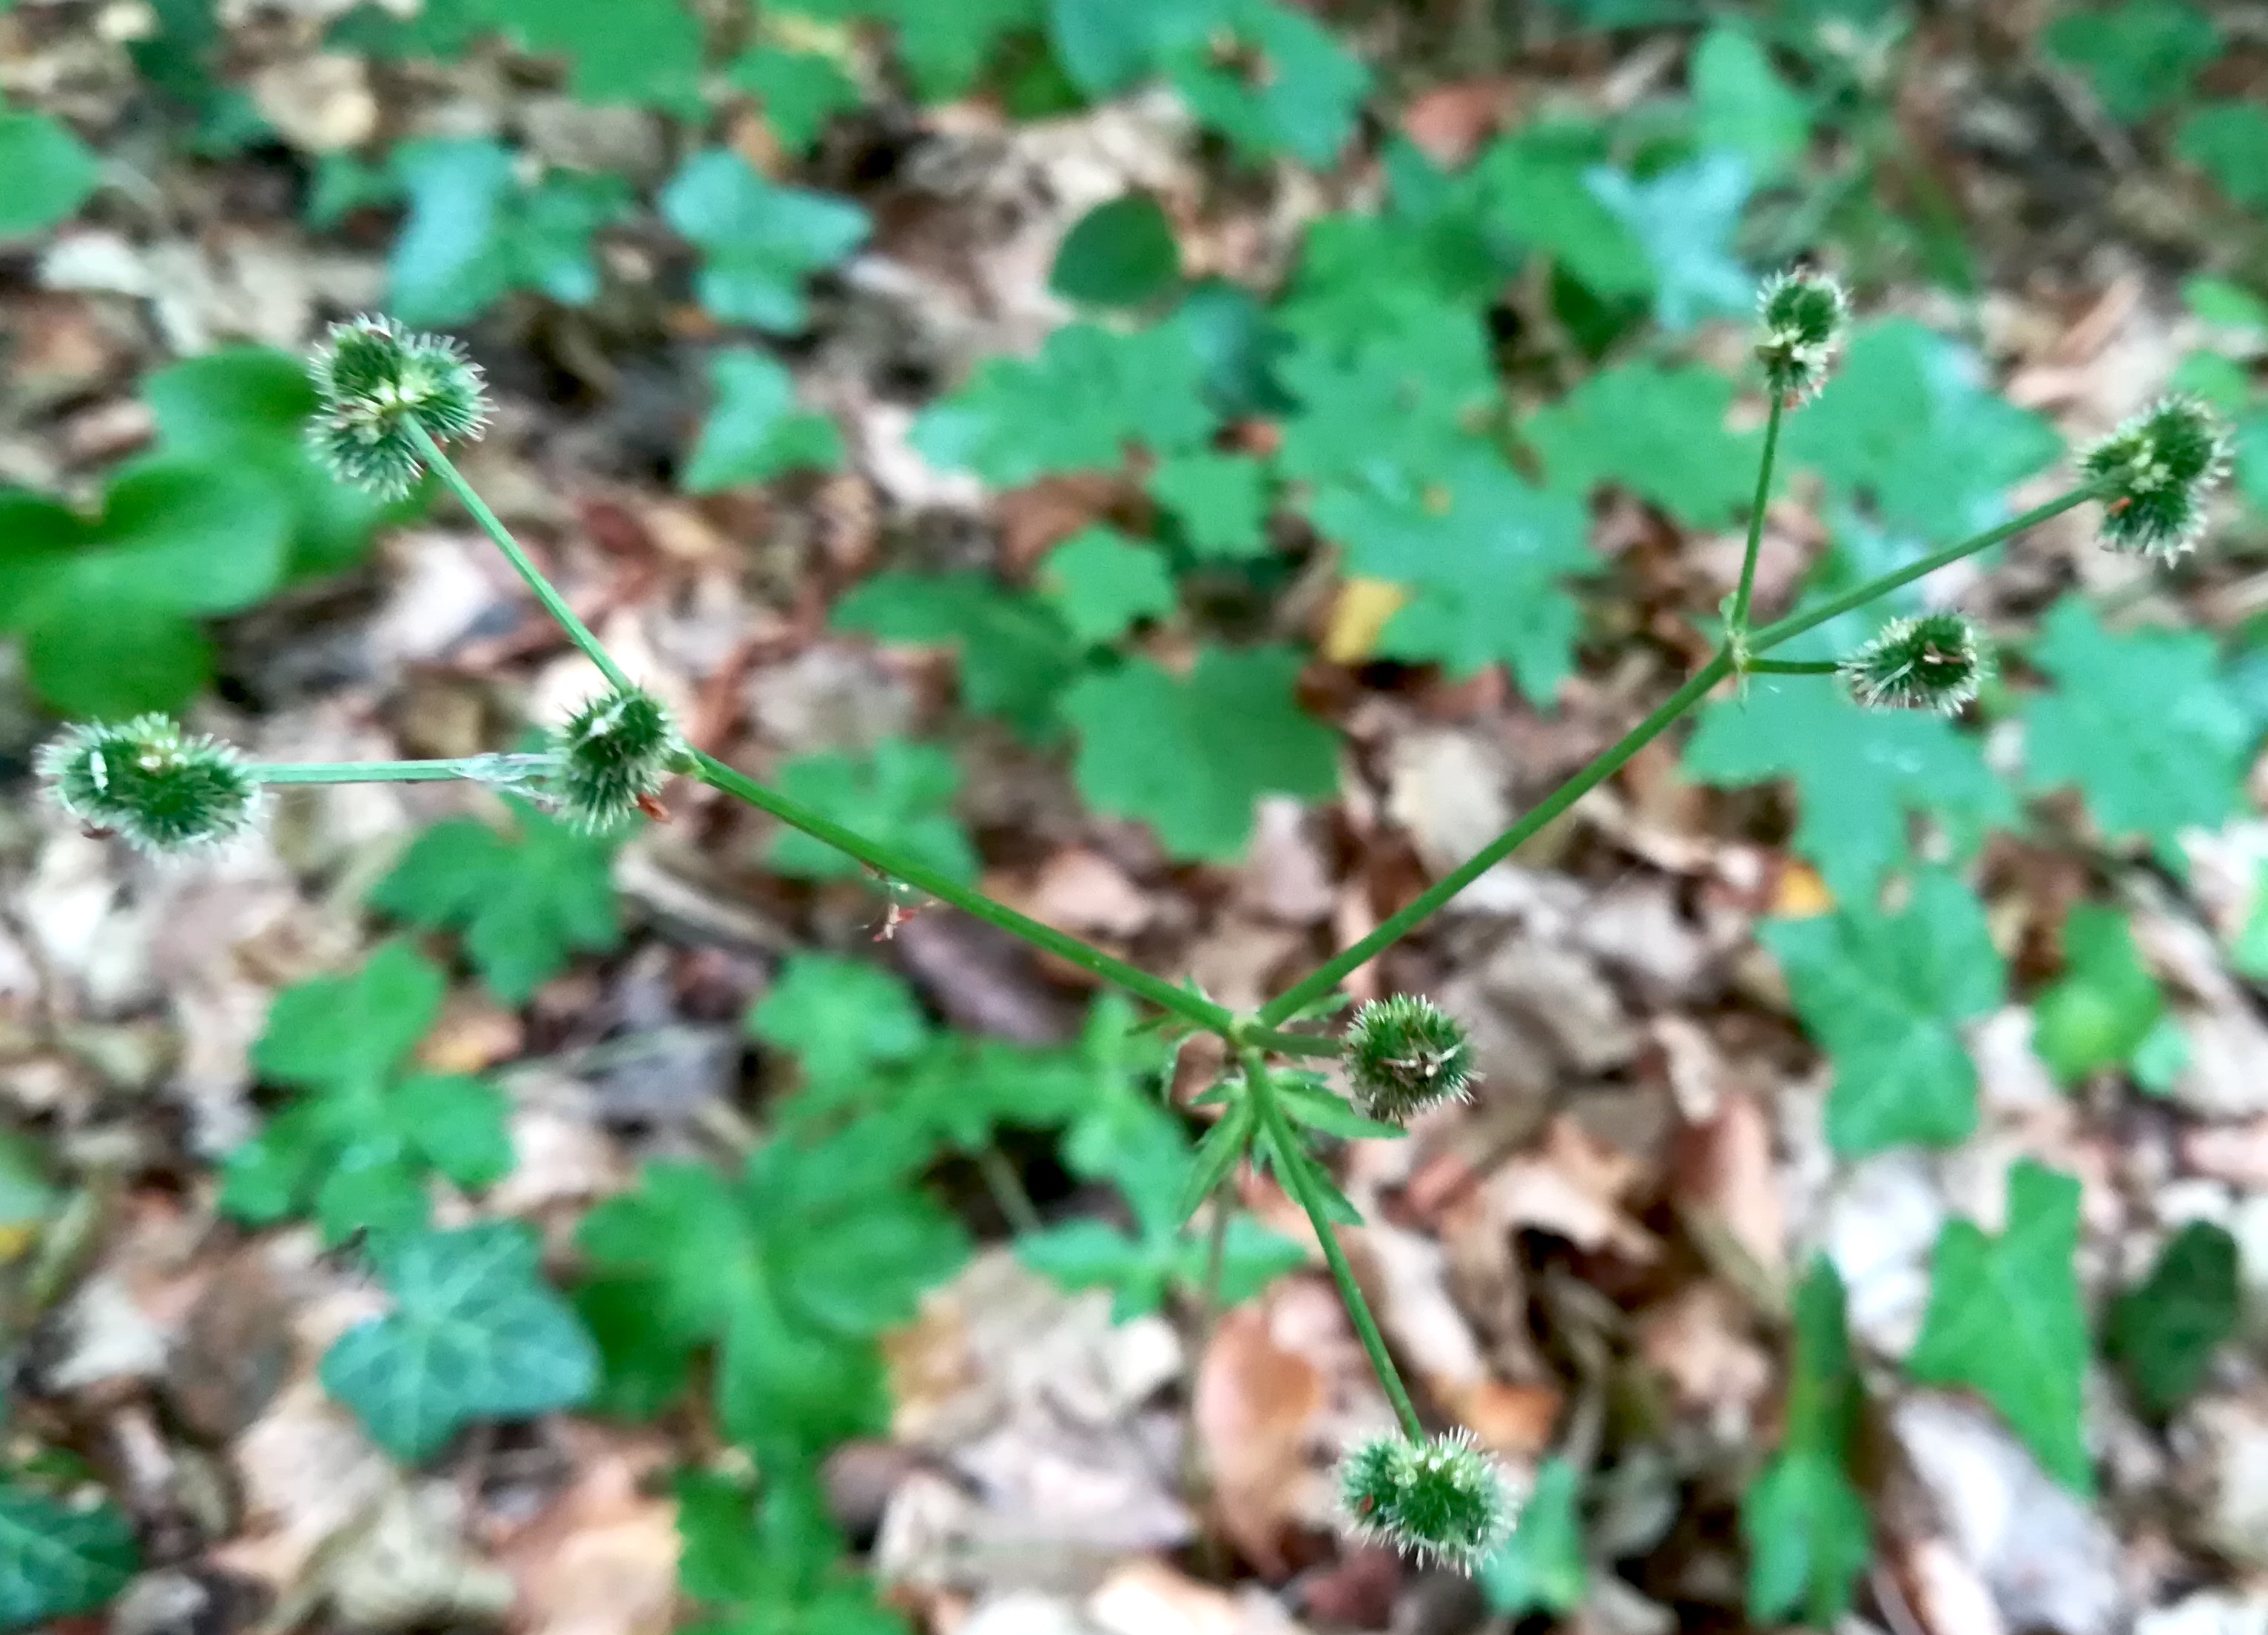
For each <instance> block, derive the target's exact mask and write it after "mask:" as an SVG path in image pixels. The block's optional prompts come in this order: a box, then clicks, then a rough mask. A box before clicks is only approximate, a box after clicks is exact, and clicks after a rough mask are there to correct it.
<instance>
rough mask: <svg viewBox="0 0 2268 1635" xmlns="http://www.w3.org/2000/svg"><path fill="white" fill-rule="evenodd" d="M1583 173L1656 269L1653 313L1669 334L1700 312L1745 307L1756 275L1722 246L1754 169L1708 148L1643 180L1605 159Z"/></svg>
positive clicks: (1714, 314)
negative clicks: (1613, 165)
mask: <svg viewBox="0 0 2268 1635" xmlns="http://www.w3.org/2000/svg"><path fill="white" fill-rule="evenodd" d="M1584 180H1585V181H1586V182H1587V184H1588V186H1589V187H1590V189H1591V192H1592V193H1593V195H1595V196H1596V197H1597V198H1598V200H1599V202H1600V203H1602V204H1604V205H1605V206H1606V207H1607V209H1608V210H1610V211H1612V212H1613V213H1614V215H1615V216H1616V217H1617V218H1619V219H1620V220H1621V222H1622V223H1623V225H1624V226H1625V227H1627V228H1628V229H1629V230H1630V233H1631V237H1632V238H1634V239H1637V240H1638V245H1639V247H1640V248H1641V249H1643V250H1644V251H1645V253H1646V260H1647V261H1648V262H1649V263H1650V264H1651V265H1652V267H1653V314H1654V319H1655V320H1656V321H1657V322H1658V323H1660V324H1661V327H1662V328H1664V329H1665V330H1668V332H1669V333H1670V334H1672V335H1680V334H1683V333H1684V332H1685V331H1686V330H1689V329H1690V328H1693V326H1694V325H1696V324H1697V323H1699V322H1700V321H1701V320H1703V319H1705V318H1710V317H1717V316H1722V315H1725V314H1727V313H1746V312H1747V311H1748V310H1749V307H1750V306H1751V305H1752V304H1753V302H1754V300H1755V298H1756V279H1755V278H1754V277H1753V276H1750V275H1749V270H1748V269H1747V268H1745V267H1743V266H1742V265H1741V263H1740V262H1739V261H1737V260H1735V259H1734V256H1733V255H1732V254H1731V252H1730V250H1729V248H1728V246H1729V245H1730V243H1731V241H1732V238H1733V234H1734V232H1736V231H1737V230H1738V228H1739V226H1740V221H1741V213H1742V210H1743V209H1744V208H1745V207H1746V206H1747V204H1748V202H1749V191H1750V189H1751V188H1752V187H1753V185H1754V180H1755V173H1754V172H1753V171H1752V170H1751V169H1750V168H1749V161H1748V160H1747V159H1746V158H1743V157H1742V155H1740V154H1738V153H1728V152H1724V151H1712V152H1705V153H1703V154H1701V155H1700V156H1699V157H1697V158H1694V159H1692V160H1690V162H1688V163H1686V164H1683V165H1679V166H1674V167H1673V168H1671V169H1668V170H1665V171H1663V172H1661V173H1660V174H1658V175H1654V176H1649V177H1647V178H1646V180H1642V181H1641V180H1638V179H1637V178H1636V177H1633V176H1631V175H1629V174H1627V173H1624V172H1622V171H1619V170H1615V169H1613V168H1611V167H1609V166H1600V167H1598V168H1596V169H1594V170H1592V171H1590V172H1588V173H1587V174H1586V175H1585V177H1584Z"/></svg>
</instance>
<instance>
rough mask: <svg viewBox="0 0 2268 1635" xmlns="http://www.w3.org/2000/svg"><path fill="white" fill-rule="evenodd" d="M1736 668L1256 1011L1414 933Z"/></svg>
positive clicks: (1679, 696) (1300, 995) (1619, 743)
mask: <svg viewBox="0 0 2268 1635" xmlns="http://www.w3.org/2000/svg"><path fill="white" fill-rule="evenodd" d="M1732 673H1733V660H1732V656H1731V654H1730V653H1729V652H1726V651H1725V650H1722V649H1720V650H1719V652H1717V654H1716V656H1715V657H1714V658H1712V659H1710V660H1709V662H1708V663H1707V664H1705V665H1703V666H1702V667H1701V668H1700V669H1698V670H1697V671H1695V672H1694V673H1693V675H1692V677H1691V679H1690V680H1689V681H1687V682H1686V683H1685V685H1684V686H1683V687H1681V688H1679V689H1677V690H1676V691H1675V692H1674V693H1672V694H1671V695H1670V696H1668V698H1667V699H1665V700H1664V701H1663V703H1662V704H1661V708H1660V709H1658V710H1656V711H1654V712H1653V714H1652V715H1650V716H1648V717H1646V719H1645V720H1643V721H1641V722H1639V723H1638V725H1636V726H1634V727H1632V728H1631V730H1630V731H1629V732H1627V733H1624V734H1623V735H1622V737H1620V738H1618V739H1616V740H1615V742H1614V744H1613V745H1612V746H1611V747H1610V748H1608V749H1606V750H1605V751H1604V752H1602V754H1601V755H1600V756H1599V758H1598V759H1597V760H1595V761H1594V762H1591V764H1590V765H1588V766H1587V767H1585V768H1584V769H1583V770H1581V771H1580V772H1578V773H1576V774H1575V776H1574V777H1571V778H1569V779H1568V780H1567V781H1566V782H1565V783H1564V784H1560V785H1559V787H1558V788H1557V789H1555V790H1553V791H1552V792H1550V794H1549V795H1546V796H1545V797H1544V798H1543V800H1541V801H1540V802H1538V803H1537V804H1536V806H1535V807H1534V809H1533V810H1531V811H1530V812H1529V813H1528V815H1527V816H1525V817H1523V818H1521V820H1520V821H1519V822H1517V823H1515V824H1513V826H1512V827H1511V828H1510V829H1506V830H1505V831H1504V833H1503V834H1501V835H1499V836H1497V837H1496V838H1495V839H1494V840H1492V841H1491V842H1490V843H1488V844H1487V845H1486V846H1484V847H1483V848H1482V849H1481V850H1480V851H1477V852H1476V853H1475V854H1474V855H1473V856H1472V857H1470V858H1467V859H1466V860H1465V862H1464V863H1462V865H1459V866H1458V867H1457V868H1455V869H1453V870H1452V871H1450V873H1447V874H1445V875H1443V876H1442V877H1441V878H1440V880H1436V881H1435V882H1434V883H1433V885H1432V887H1430V888H1429V889H1427V890H1425V891H1424V892H1421V893H1420V894H1419V895H1417V896H1416V897H1414V898H1412V899H1411V900H1410V903H1409V905H1408V906H1407V907H1405V908H1403V909H1402V910H1399V911H1397V912H1395V913H1394V914H1391V915H1388V917H1386V918H1385V919H1384V920H1382V921H1381V922H1380V923H1379V925H1378V928H1377V929H1376V930H1375V931H1373V932H1371V933H1370V935H1368V936H1367V937H1365V938H1364V939H1362V940H1361V941H1359V942H1358V943H1355V944H1354V945H1353V946H1351V947H1349V948H1346V949H1344V950H1343V951H1342V952H1341V953H1340V954H1338V955H1337V957H1335V958H1333V959H1332V960H1330V961H1328V962H1326V963H1325V964H1323V965H1321V966H1319V967H1317V968H1315V969H1314V971H1312V972H1310V973H1309V974H1308V975H1307V976H1305V977H1303V978H1302V979H1301V980H1300V981H1299V982H1297V983H1293V984H1292V986H1291V987H1290V988H1289V989H1287V990H1285V991H1284V992H1283V993H1280V994H1278V996H1277V997H1276V998H1273V999H1270V1001H1269V1002H1268V1003H1267V1004H1265V1005H1262V1006H1261V1007H1260V1009H1259V1011H1258V1013H1257V1015H1258V1018H1259V1020H1260V1021H1261V1023H1262V1024H1263V1025H1264V1026H1269V1027H1273V1026H1274V1025H1275V1024H1276V1023H1278V1022H1280V1021H1282V1020H1285V1018H1286V1017H1289V1016H1294V1015H1297V1014H1298V1013H1300V1011H1301V1010H1303V1009H1305V1008H1306V1007H1307V1005H1310V1004H1312V1003H1313V1002H1314V1001H1315V1000H1317V999H1319V998H1322V996H1323V995H1325V994H1327V993H1329V991H1331V990H1332V989H1333V988H1335V987H1337V985H1338V983H1339V981H1340V979H1341V978H1343V977H1344V976H1346V974H1347V973H1348V972H1349V971H1351V970H1354V969H1356V968H1358V967H1359V966H1362V965H1365V964H1367V963H1368V962H1369V961H1371V960H1372V959H1373V958H1374V957H1375V956H1376V955H1377V954H1378V953H1379V951H1380V950H1381V949H1382V948H1384V947H1386V946H1388V945H1389V944H1391V943H1395V942H1399V941H1400V940H1401V939H1403V937H1404V936H1406V935H1407V934H1408V933H1409V932H1410V927H1412V926H1413V925H1416V924H1418V922H1419V921H1421V920H1424V919H1425V918H1427V917H1429V916H1431V915H1432V913H1433V912H1434V911H1435V910H1438V909H1440V907H1441V906H1442V904H1444V903H1446V902H1448V901H1449V899H1450V898H1452V897H1454V896H1455V895H1457V894H1458V893H1459V892H1461V891H1462V890H1463V889H1464V888H1465V887H1468V886H1469V885H1471V884H1472V883H1473V882H1474V881H1475V880H1478V879H1479V878H1480V877H1481V876H1482V875H1484V874H1485V873H1488V872H1489V870H1491V868H1494V867H1495V866H1496V865H1497V864H1499V862H1501V861H1503V859H1504V858H1507V857H1509V856H1510V855H1511V854H1512V853H1513V851H1517V850H1518V849H1519V848H1520V847H1521V846H1522V845H1524V844H1526V843H1528V841H1529V840H1531V839H1533V838H1534V837H1535V834H1536V832H1537V831H1538V830H1540V829H1543V826H1544V825H1545V824H1547V823H1549V822H1550V821H1552V820H1553V819H1554V818H1556V817H1557V816H1559V815H1560V814H1562V813H1564V812H1565V811H1566V810H1567V808H1568V807H1570V806H1573V805H1574V804H1575V803H1576V802H1577V801H1578V800H1580V799H1582V798H1583V797H1584V796H1585V795H1587V794H1588V793H1590V792H1591V791H1592V790H1594V789H1595V788H1597V787H1598V786H1599V785H1600V784H1603V783H1604V782H1606V781H1607V779H1608V778H1609V777H1613V776H1614V775H1615V773H1616V772H1617V771H1619V770H1622V768H1623V766H1624V763H1625V762H1628V761H1629V760H1630V758H1631V756H1632V755H1636V754H1637V753H1638V751H1639V750H1641V749H1643V748H1646V745H1648V744H1650V743H1652V742H1653V740H1655V739H1657V738H1659V737H1661V734H1662V733H1664V732H1666V731H1668V728H1669V725H1670V724H1671V723H1672V722H1674V721H1675V720H1676V719H1677V718H1678V717H1679V716H1682V715H1683V714H1684V713H1685V712H1686V711H1687V710H1689V709H1690V708H1691V707H1692V706H1693V705H1694V704H1696V703H1699V702H1700V700H1701V699H1702V698H1703V697H1704V696H1705V695H1706V694H1707V693H1708V691H1709V689H1711V688H1712V687H1714V686H1716V685H1717V683H1718V682H1719V681H1723V680H1724V679H1725V678H1726V677H1727V675H1730V674H1732Z"/></svg>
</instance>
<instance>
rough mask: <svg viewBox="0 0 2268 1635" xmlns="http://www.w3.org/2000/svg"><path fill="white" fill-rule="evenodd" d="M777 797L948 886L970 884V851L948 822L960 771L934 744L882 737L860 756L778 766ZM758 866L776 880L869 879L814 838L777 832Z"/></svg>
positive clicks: (953, 821) (811, 758)
mask: <svg viewBox="0 0 2268 1635" xmlns="http://www.w3.org/2000/svg"><path fill="white" fill-rule="evenodd" d="M774 781H775V784H776V786H777V788H778V790H779V792H781V793H782V794H784V795H785V796H787V797H788V798H789V799H792V800H798V801H800V802H802V803H803V804H804V805H805V806H809V807H811V808H812V809H813V810H814V811H816V812H818V813H820V814H821V815H822V816H825V817H829V818H832V819H834V820H835V821H836V822H838V823H843V824H845V825H848V826H849V827H851V828H852V829H857V830H858V832H859V833H860V834H862V835H864V836H866V838H867V839H869V840H871V841H873V842H874V843H876V844H878V845H884V846H887V847H889V848H890V849H891V850H892V851H896V852H899V853H901V854H902V855H903V856H905V857H908V858H912V859H913V860H914V861H915V862H917V863H925V864H927V865H929V866H930V867H932V868H933V869H936V870H937V871H938V872H939V873H942V874H944V875H946V877H948V878H949V879H952V880H959V881H961V882H963V883H968V882H970V881H973V880H976V870H977V858H976V847H975V846H974V845H972V844H971V843H970V842H969V839H968V831H967V830H966V829H963V828H962V827H961V820H960V819H958V818H957V817H955V816H954V813H953V799H954V795H955V794H957V793H958V792H960V789H961V768H960V766H959V765H958V764H957V763H956V762H954V758H953V754H952V752H951V751H950V750H948V749H946V748H945V747H944V746H942V745H940V744H921V743H909V742H908V741H907V740H904V739H902V738H886V739H883V740H881V741H880V742H879V743H877V744H876V745H875V746H874V747H873V749H872V750H870V751H868V752H867V753H865V754H864V755H844V754H838V753H836V752H835V751H832V750H826V751H821V752H820V753H818V754H815V755H797V756H795V757H794V758H793V759H792V760H789V761H786V762H782V763H781V766H780V769H779V773H778V775H777V778H776V779H775V780H774ZM765 860H766V861H767V862H768V863H769V864H770V865H771V867H772V868H773V869H775V870H777V872H778V873H782V874H788V875H792V876H795V877H796V878H798V879H801V880H856V879H858V878H860V877H861V876H868V877H871V872H870V871H869V870H868V869H867V868H866V866H865V865H864V864H863V863H860V862H859V861H858V859H857V858H853V857H850V856H848V855H846V854H845V853H843V852H841V851H836V849H835V848H834V847H832V846H829V845H827V844H825V843H822V842H821V841H818V840H815V839H814V838H813V837H812V836H809V835H806V834H805V833H804V832H803V831H802V830H800V829H782V830H781V831H780V832H779V833H778V834H777V836H774V837H773V839H772V843H771V845H770V848H769V849H768V850H767V851H766V852H765Z"/></svg>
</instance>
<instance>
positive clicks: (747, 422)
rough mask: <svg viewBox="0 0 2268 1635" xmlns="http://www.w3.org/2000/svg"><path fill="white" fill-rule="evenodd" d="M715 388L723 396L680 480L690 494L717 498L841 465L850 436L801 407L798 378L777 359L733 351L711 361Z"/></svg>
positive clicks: (711, 380) (751, 349)
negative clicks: (718, 494) (724, 491)
mask: <svg viewBox="0 0 2268 1635" xmlns="http://www.w3.org/2000/svg"><path fill="white" fill-rule="evenodd" d="M709 383H710V386H711V389H712V390H713V391H714V392H715V393H716V394H717V399H716V402H715V404H714V405H713V406H712V407H711V409H710V410H709V418H708V419H707V420H706V421H704V422H703V423H702V426H701V440H700V441H699V442H697V443H696V444H695V445H694V446H693V453H692V455H691V456H690V457H689V459H688V460H686V463H685V469H684V472H683V473H682V475H681V477H680V479H679V481H680V482H681V485H682V486H683V487H684V489H685V491H686V492H687V493H689V494H714V493H716V492H718V490H721V489H728V488H733V487H735V486H737V485H739V484H741V483H753V482H770V481H771V479H772V478H774V477H777V476H779V475H782V474H784V473H785V472H789V471H797V470H803V471H831V470H833V469H834V468H836V467H837V466H839V465H840V464H842V462H843V434H842V433H841V432H840V431H837V430H836V426H835V422H834V421H833V420H831V419H829V418H828V416H825V415H822V414H817V413H814V412H813V411H811V410H809V409H802V408H800V407H799V406H798V403H797V400H796V393H795V378H794V377H793V376H792V375H791V374H789V373H788V372H787V369H786V367H785V365H783V364H781V363H780V362H779V360H778V359H777V358H775V357H772V356H770V354H769V353H766V352H760V351H758V350H755V348H754V347H748V346H733V347H727V348H725V350H723V351H721V352H718V354H717V355H716V356H715V357H711V359H710V360H709Z"/></svg>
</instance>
